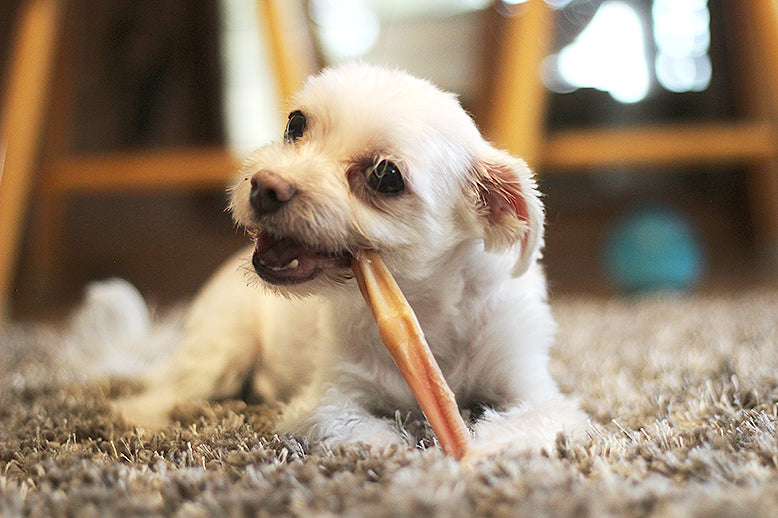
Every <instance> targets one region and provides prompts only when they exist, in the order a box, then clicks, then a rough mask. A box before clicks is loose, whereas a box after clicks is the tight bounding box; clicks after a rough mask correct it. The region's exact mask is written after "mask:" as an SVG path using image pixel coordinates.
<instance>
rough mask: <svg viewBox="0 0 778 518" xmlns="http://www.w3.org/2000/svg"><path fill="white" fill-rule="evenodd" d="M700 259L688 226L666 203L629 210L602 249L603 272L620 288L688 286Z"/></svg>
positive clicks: (698, 273)
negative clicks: (664, 205) (661, 205)
mask: <svg viewBox="0 0 778 518" xmlns="http://www.w3.org/2000/svg"><path fill="white" fill-rule="evenodd" d="M704 263H705V261H704V251H703V247H702V245H701V243H700V241H699V239H698V238H697V234H696V232H695V229H694V226H693V225H692V224H691V222H690V221H689V220H688V219H687V218H686V217H684V216H683V215H682V214H681V213H680V212H678V211H675V210H673V209H671V208H668V207H660V206H654V207H646V208H642V209H639V210H635V211H633V212H631V213H629V214H628V215H627V216H625V217H623V218H622V219H620V220H619V221H618V222H617V223H616V224H615V225H614V227H613V229H612V230H611V231H610V233H609V236H608V238H607V240H606V244H605V249H604V266H605V273H606V276H607V277H608V278H609V279H610V281H611V282H612V283H613V284H614V285H615V286H616V287H617V288H618V289H620V290H622V291H626V292H646V291H658V290H672V291H678V290H688V289H691V288H694V287H695V286H696V285H697V284H698V283H699V281H700V279H701V278H702V275H703V270H704Z"/></svg>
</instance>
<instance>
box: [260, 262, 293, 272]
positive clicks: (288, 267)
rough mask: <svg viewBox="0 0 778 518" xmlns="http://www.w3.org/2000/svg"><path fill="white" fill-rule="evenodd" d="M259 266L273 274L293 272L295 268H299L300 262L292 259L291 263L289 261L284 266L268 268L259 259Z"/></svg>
mask: <svg viewBox="0 0 778 518" xmlns="http://www.w3.org/2000/svg"><path fill="white" fill-rule="evenodd" d="M259 264H261V265H262V266H265V267H267V268H270V269H271V270H272V271H274V272H283V271H284V270H294V269H295V268H297V267H298V266H300V261H298V260H297V259H292V260H291V261H289V263H287V264H285V265H284V266H270V265H269V264H267V263H266V262H265V261H263V260H262V259H260V260H259Z"/></svg>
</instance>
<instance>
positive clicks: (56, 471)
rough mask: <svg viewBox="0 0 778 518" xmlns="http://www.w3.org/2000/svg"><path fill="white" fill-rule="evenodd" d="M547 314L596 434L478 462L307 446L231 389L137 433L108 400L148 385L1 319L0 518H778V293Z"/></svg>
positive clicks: (603, 305)
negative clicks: (98, 369) (105, 372)
mask: <svg viewBox="0 0 778 518" xmlns="http://www.w3.org/2000/svg"><path fill="white" fill-rule="evenodd" d="M554 312H555V314H556V316H557V319H558V320H559V323H560V327H561V330H560V336H559V344H558V346H557V347H556V348H555V349H554V351H553V361H552V369H553V372H554V375H555V376H556V378H557V379H558V380H559V381H560V384H561V385H562V388H563V390H564V391H565V392H567V393H571V394H574V395H576V396H577V397H578V398H580V401H581V403H582V406H583V407H584V409H585V410H586V411H587V412H588V413H589V415H590V416H591V418H592V426H591V429H590V432H589V434H588V436H587V437H584V438H581V439H577V440H570V439H567V438H565V437H560V438H559V439H558V440H557V444H556V447H555V448H554V449H553V451H544V452H542V453H539V454H530V453H520V452H514V453H509V454H506V455H503V456H501V457H500V458H496V459H492V460H489V461H484V462H481V463H478V464H476V465H473V466H469V467H463V466H460V465H458V464H457V463H456V462H455V461H453V460H451V459H449V458H447V457H445V456H444V455H443V454H442V453H441V452H440V451H439V449H437V448H429V449H419V450H417V451H412V452H406V451H401V452H397V451H395V452H388V453H383V454H375V453H371V452H370V451H366V450H364V449H361V448H348V449H338V450H335V451H332V452H326V453H313V452H311V450H310V448H309V447H308V446H307V445H306V444H305V443H304V442H301V441H299V440H297V439H296V438H294V437H289V436H283V437H278V436H275V435H273V434H272V433H271V431H270V430H271V427H272V423H273V420H274V418H275V416H276V411H275V410H274V409H273V408H269V407H266V406H247V405H245V404H243V403H242V402H238V401H226V402H222V403H218V404H209V405H198V406H193V407H191V408H182V409H179V411H178V414H177V416H176V417H177V418H178V420H179V424H178V425H176V426H170V427H168V428H166V429H164V430H162V431H161V432H157V433H149V432H143V431H139V430H136V429H134V428H133V427H132V426H130V425H128V424H127V423H124V422H122V421H121V420H119V419H117V418H116V417H115V416H114V415H112V413H111V409H110V405H109V400H110V398H111V397H114V396H116V395H118V394H122V393H130V392H132V391H133V390H135V389H136V388H137V383H136V382H133V380H132V379H123V380H120V379H118V378H115V379H112V380H98V381H95V380H96V378H94V377H93V376H92V375H91V374H90V368H91V367H90V358H91V357H92V355H93V353H94V350H93V345H90V344H87V343H81V342H79V340H75V339H73V338H69V339H67V338H63V337H62V336H61V333H58V332H57V330H56V328H44V327H41V326H34V327H31V326H18V325H14V326H6V327H5V328H0V516H3V517H8V516H16V515H23V516H96V517H97V516H157V515H159V516H192V517H200V516H202V517H210V516H306V517H307V516H370V517H371V518H380V517H383V516H463V517H464V516H506V517H507V516H511V517H513V516H679V517H680V516H706V517H708V516H714V517H715V516H778V440H777V438H776V424H777V423H778V418H777V417H778V416H777V412H778V293H775V292H771V291H760V292H750V293H745V294H737V295H723V296H701V295H698V296H694V297H669V296H668V297H656V298H648V299H634V300H621V299H618V300H609V301H604V300H594V299H580V298H577V299H563V300H555V301H554ZM85 380H86V381H85ZM408 425H409V426H412V425H413V423H410V424H408ZM417 426H418V424H417Z"/></svg>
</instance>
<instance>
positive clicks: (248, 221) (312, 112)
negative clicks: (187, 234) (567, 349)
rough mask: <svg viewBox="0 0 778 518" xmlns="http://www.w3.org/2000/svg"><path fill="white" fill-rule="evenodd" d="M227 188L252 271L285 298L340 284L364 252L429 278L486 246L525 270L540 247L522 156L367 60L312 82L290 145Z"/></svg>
mask: <svg viewBox="0 0 778 518" xmlns="http://www.w3.org/2000/svg"><path fill="white" fill-rule="evenodd" d="M231 192H232V196H231V202H230V209H231V210H232V213H233V216H234V218H235V221H236V222H237V223H238V224H239V225H241V226H243V227H245V228H247V229H248V230H249V232H250V233H252V234H253V235H254V236H255V238H256V249H255V251H254V255H253V260H252V262H253V265H254V269H255V270H256V272H257V273H258V274H259V276H260V277H261V278H262V279H263V280H264V281H266V282H267V283H268V284H270V285H272V286H276V287H277V290H278V291H279V292H281V293H286V294H306V293H310V292H312V291H315V290H316V289H317V288H319V287H321V286H324V285H332V284H333V282H334V283H342V282H344V281H346V280H347V279H349V278H350V277H351V270H350V261H351V251H353V250H356V249H358V248H373V249H375V250H378V251H379V252H381V254H382V256H383V257H384V260H385V261H386V263H387V265H388V266H389V268H390V269H391V270H393V272H394V273H395V274H398V273H399V274H401V276H402V277H403V278H406V279H408V278H410V279H414V278H417V279H422V278H424V277H425V276H427V275H431V274H432V272H434V271H435V269H436V268H440V267H441V266H442V265H443V264H444V263H445V262H446V259H447V258H449V257H451V255H452V254H453V251H454V250H457V249H459V248H460V247H461V246H463V245H466V244H472V243H473V242H474V241H475V240H479V241H482V242H483V243H484V246H485V248H486V250H488V251H490V252H494V253H508V254H511V255H512V258H513V259H512V261H513V264H515V267H514V274H515V275H519V274H521V273H522V272H523V271H524V270H526V268H527V267H528V265H529V264H530V263H531V262H532V261H533V260H534V258H535V255H536V252H537V250H538V248H539V247H540V243H541V240H542V239H541V238H542V228H543V211H542V207H541V204H540V201H539V199H538V195H537V192H536V189H535V182H534V180H533V178H532V175H531V173H530V170H529V168H528V167H527V165H526V164H525V163H524V161H522V160H519V159H516V158H513V157H511V156H510V155H508V154H506V153H504V152H502V151H499V150H497V149H495V148H494V147H492V146H491V145H489V144H488V143H487V142H486V141H485V140H484V139H483V138H482V137H481V135H480V134H479V132H478V130H477V129H476V127H475V124H474V123H473V121H472V120H471V119H470V117H469V116H468V115H467V113H466V112H465V111H464V110H463V109H462V108H461V106H460V105H459V103H458V101H457V100H456V98H455V97H454V96H453V95H451V94H448V93H445V92H442V91H440V90H438V89H437V88H435V87H434V86H433V85H431V84H430V83H428V82H426V81H424V80H421V79H417V78H414V77H411V76H409V75H407V74H405V73H402V72H398V71H389V70H385V69H381V68H377V67H372V66H367V65H358V64H352V65H346V66H341V67H339V68H333V69H328V70H325V71H324V72H323V73H322V74H320V75H318V76H315V77H313V78H311V79H310V80H309V81H308V82H307V83H306V84H305V86H304V87H303V88H302V90H301V91H300V92H299V93H298V94H297V95H296V96H295V97H294V98H293V100H292V106H291V109H290V113H289V119H288V123H287V126H286V129H285V131H284V135H283V140H281V141H278V142H274V143H270V144H267V145H265V146H264V147H262V148H260V149H258V150H257V151H255V152H254V153H253V154H252V155H251V156H250V157H249V158H248V159H247V160H246V162H245V163H244V164H243V167H242V169H241V174H240V177H239V179H238V181H237V183H236V184H235V185H234V186H233V187H232V189H231Z"/></svg>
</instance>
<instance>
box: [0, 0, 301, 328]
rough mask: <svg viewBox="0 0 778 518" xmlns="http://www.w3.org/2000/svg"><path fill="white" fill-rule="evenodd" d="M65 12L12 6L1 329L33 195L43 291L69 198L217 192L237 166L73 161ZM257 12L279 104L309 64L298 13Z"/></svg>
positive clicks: (121, 156)
mask: <svg viewBox="0 0 778 518" xmlns="http://www.w3.org/2000/svg"><path fill="white" fill-rule="evenodd" d="M69 7H72V2H65V1H63V0H28V1H26V2H24V3H23V5H22V6H21V13H20V17H19V23H18V26H17V30H16V34H15V39H14V46H13V49H12V57H11V61H10V67H9V71H8V77H7V88H6V89H5V96H4V97H3V100H2V102H3V104H2V112H0V116H1V117H2V126H0V128H1V130H0V165H1V166H2V169H0V321H2V320H3V318H4V317H6V316H7V314H8V311H9V304H10V298H11V290H12V288H13V282H14V275H15V272H16V266H17V263H18V261H19V260H20V257H19V254H20V248H21V243H22V235H21V234H22V232H23V231H24V229H25V228H26V227H27V225H26V216H27V214H28V212H29V208H30V207H31V206H32V204H31V203H30V202H31V198H32V193H33V192H34V193H35V200H36V203H35V204H34V207H35V208H36V209H38V210H37V213H36V214H35V216H36V220H37V224H36V225H35V226H34V228H35V234H34V242H35V244H36V249H37V250H38V252H37V253H36V257H35V258H32V259H31V260H33V261H34V262H35V268H36V271H37V273H38V277H39V278H40V281H41V284H42V285H49V286H50V285H52V284H53V283H55V282H56V280H57V276H58V275H61V274H63V272H60V271H58V265H59V262H60V261H61V250H62V243H61V238H62V235H61V233H62V229H61V224H62V221H64V219H65V215H66V212H67V210H68V202H69V199H71V197H72V196H73V195H75V194H77V193H100V192H120V193H131V192H140V191H148V190H154V191H160V190H165V189H170V190H176V191H192V190H196V189H203V188H213V189H221V188H223V187H224V186H225V185H226V183H227V182H228V180H229V179H230V178H231V177H232V175H233V174H234V171H235V170H236V168H237V166H238V164H239V161H240V159H239V158H238V157H234V156H232V154H231V153H230V152H229V151H228V150H226V149H224V148H222V147H220V146H211V147H194V148H178V149H176V148H172V149H166V148H162V149H151V150H141V151H132V152H118V153H116V152H112V153H92V154H87V155H85V154H75V153H73V152H72V151H71V150H70V149H69V146H68V144H69V142H68V136H69V134H70V128H69V126H70V124H71V122H70V120H69V115H70V112H71V110H70V109H69V104H70V103H71V102H72V96H71V92H70V86H71V79H72V78H71V77H70V76H71V70H70V66H69V65H70V56H69V49H70V45H68V38H69V37H71V34H70V30H69V27H70V26H72V23H73V20H72V16H73V14H72V13H73V10H72V9H70V8H69ZM257 10H258V14H259V21H260V23H261V24H262V25H263V28H264V32H265V33H266V35H267V40H268V41H267V43H268V47H269V52H270V54H271V63H272V64H273V66H274V68H275V70H276V73H275V76H276V78H277V80H278V84H277V87H278V91H279V96H280V97H281V98H286V97H287V96H288V95H290V94H291V93H292V92H293V91H294V90H296V89H297V87H298V86H299V85H300V84H301V83H302V81H303V79H304V78H305V77H306V76H307V74H308V73H310V72H311V71H312V68H313V66H314V65H313V62H314V60H313V46H312V43H311V42H310V39H309V36H308V32H307V31H306V30H305V27H306V25H305V23H304V20H305V18H304V13H303V11H302V5H301V4H300V3H299V2H290V1H283V0H258V2H257ZM301 19H302V20H303V23H300V20H301ZM295 25H296V27H295ZM279 115H280V114H279ZM26 260H27V259H26Z"/></svg>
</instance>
